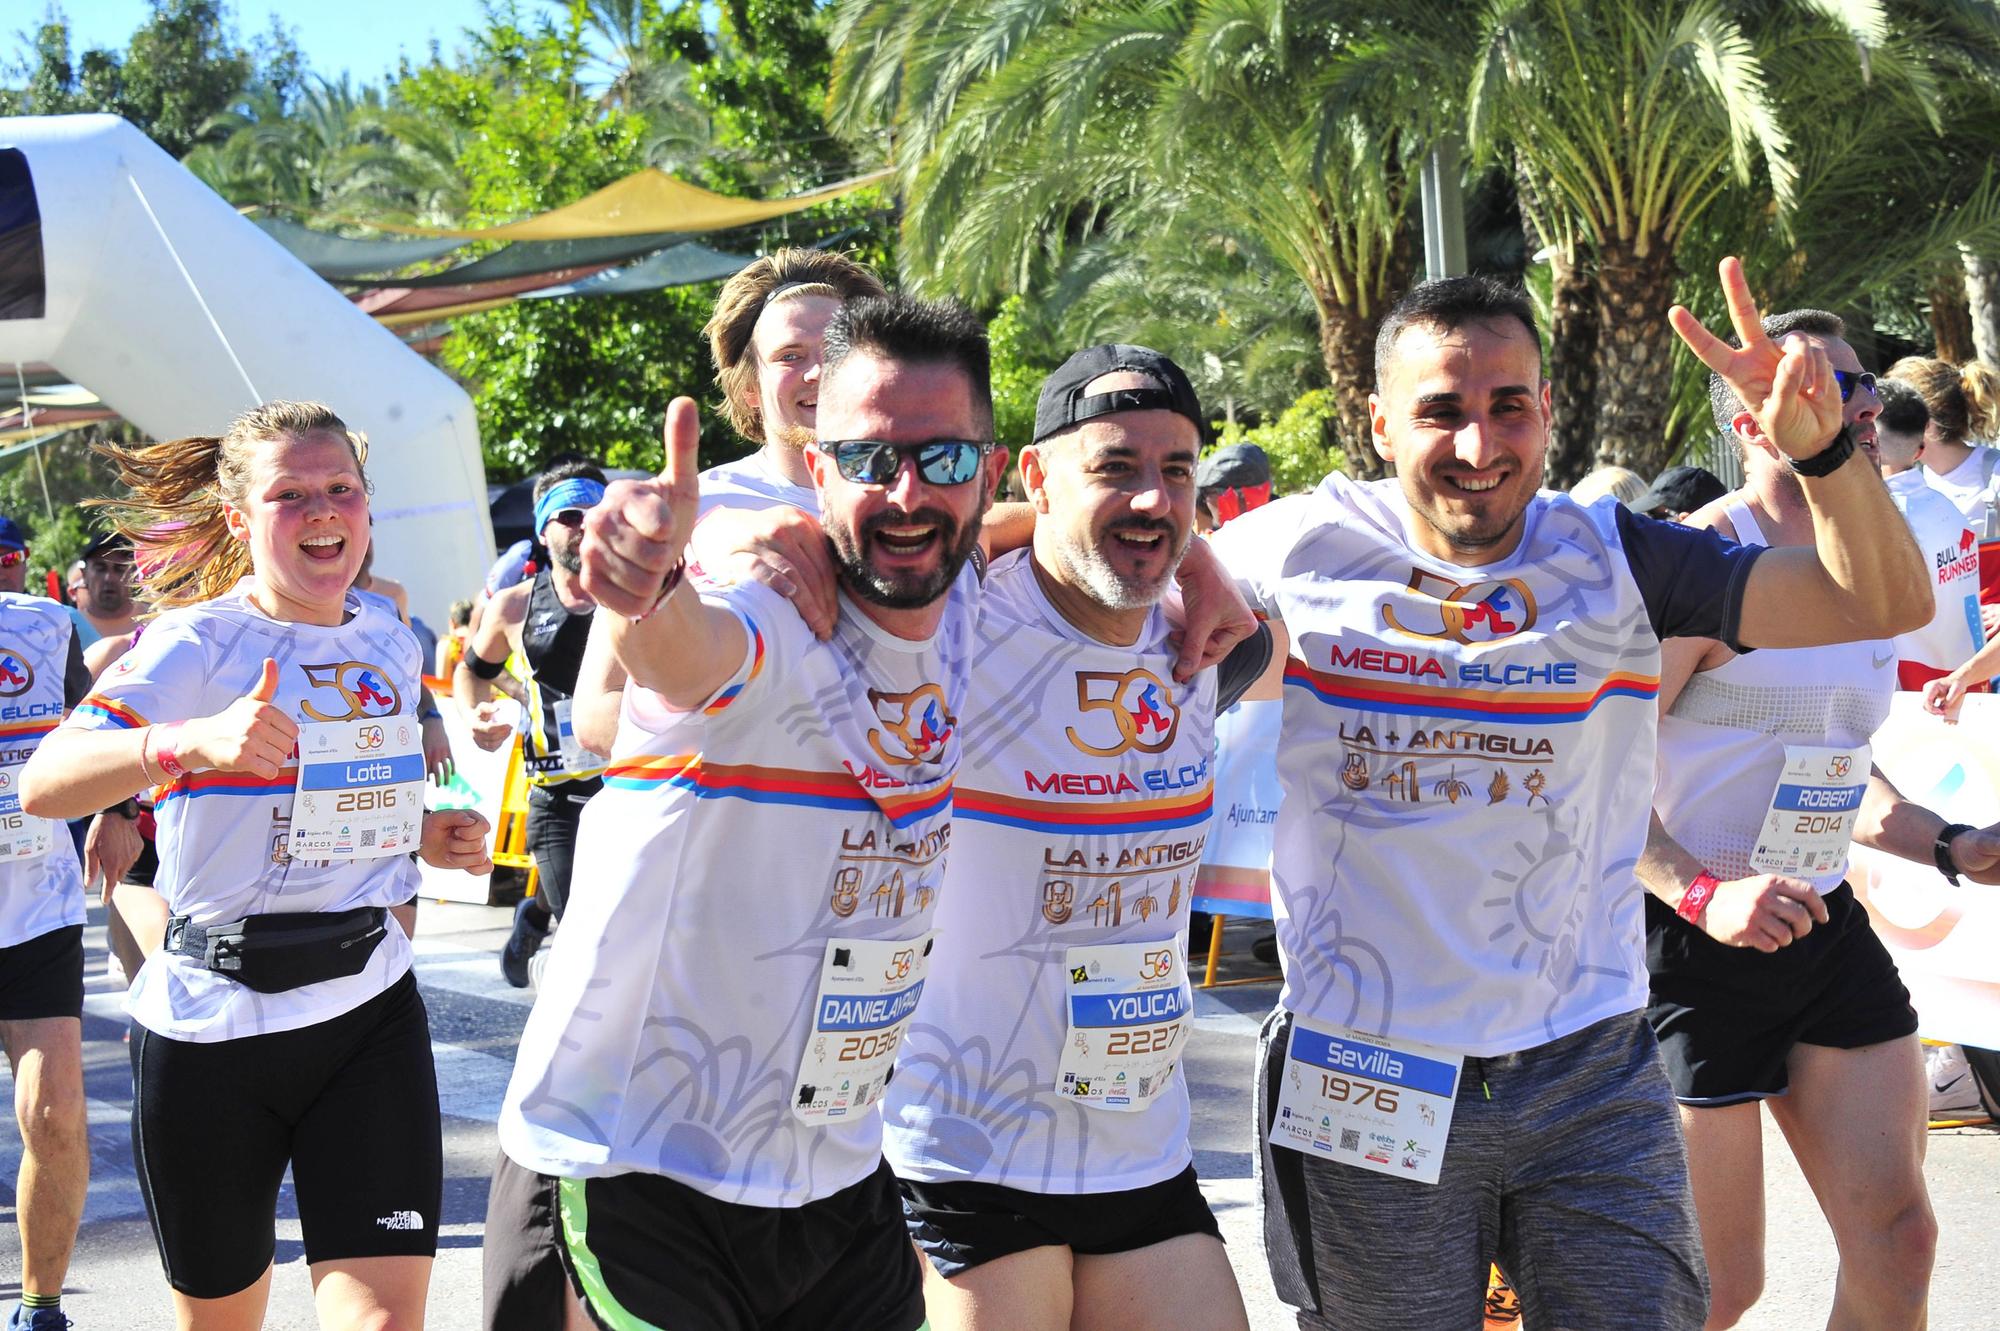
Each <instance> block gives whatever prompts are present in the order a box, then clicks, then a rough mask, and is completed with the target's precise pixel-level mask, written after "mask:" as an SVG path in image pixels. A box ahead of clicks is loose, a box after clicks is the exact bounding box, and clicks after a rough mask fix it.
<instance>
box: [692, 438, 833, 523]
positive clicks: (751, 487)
mask: <svg viewBox="0 0 2000 1331" xmlns="http://www.w3.org/2000/svg"><path fill="white" fill-rule="evenodd" d="M773 504H789V505H790V506H791V507H793V508H797V509H803V510H805V511H806V512H808V513H818V512H819V491H817V490H815V489H814V488H813V487H812V486H811V485H794V484H793V483H792V482H790V481H788V480H786V479H785V478H784V477H782V476H780V475H779V474H778V473H777V471H776V470H775V469H774V468H773V467H772V466H771V461H770V459H769V458H767V457H765V456H764V450H763V449H761V448H760V449H758V450H757V451H756V452H754V453H751V454H749V455H747V456H745V457H740V458H737V459H736V460H735V461H733V462H724V463H722V464H721V465H720V466H715V467H710V468H709V469H708V470H707V471H705V472H703V473H702V474H701V507H700V508H699V510H698V511H697V519H699V518H705V517H707V516H708V515H709V514H710V513H711V512H713V511H715V510H716V509H718V508H742V509H753V510H754V509H764V508H769V507H771V506H772V505H773Z"/></svg>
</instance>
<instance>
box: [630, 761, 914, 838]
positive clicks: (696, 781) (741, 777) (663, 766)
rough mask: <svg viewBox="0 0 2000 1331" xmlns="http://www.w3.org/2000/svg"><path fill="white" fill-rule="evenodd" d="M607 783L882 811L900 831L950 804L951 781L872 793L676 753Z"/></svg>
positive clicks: (840, 775)
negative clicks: (907, 790)
mask: <svg viewBox="0 0 2000 1331" xmlns="http://www.w3.org/2000/svg"><path fill="white" fill-rule="evenodd" d="M604 784H605V785H606V786H609V787H611V788H613V789H617V790H658V789H660V788H661V787H663V786H664V787H672V788H673V789H676V790H684V791H687V792H689V793H690V794H692V795H694V796H695V797H697V798H699V799H740V800H747V801H749V802H750V803H752V804H788V805H793V806H795V807H800V808H810V809H838V810H843V811H849V812H856V813H867V812H873V811H875V810H877V809H879V810H880V811H881V812H882V813H883V814H884V815H885V816H886V817H887V818H888V819H889V821H890V822H892V823H894V824H895V825H896V826H898V827H903V826H906V825H907V824H909V823H912V822H915V821H917V820H919V819H922V818H927V817H929V816H930V815H931V814H933V813H936V812H937V811H938V810H940V809H942V808H944V807H946V806H948V805H950V803H951V798H952V792H951V783H950V782H949V781H944V782H939V783H937V784H936V785H933V786H928V787H924V788H921V789H912V790H910V791H909V792H908V793H907V794H899V793H897V792H895V791H893V790H880V791H875V792H873V793H870V792H869V791H867V790H864V789H863V788H862V785H861V783H860V782H859V781H857V780H855V778H854V774H853V773H851V772H846V771H839V772H804V771H798V770H795V769H792V768H783V767H759V766H754V765H749V764H734V763H709V762H703V761H702V759H701V756H700V755H699V754H691V753H686V754H670V755H667V756H665V757H654V758H635V759H629V760H627V761H624V762H616V763H613V764H612V765H611V767H610V768H609V770H607V771H606V772H605V775H604Z"/></svg>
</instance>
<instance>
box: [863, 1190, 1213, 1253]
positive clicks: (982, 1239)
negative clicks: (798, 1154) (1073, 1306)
mask: <svg viewBox="0 0 2000 1331" xmlns="http://www.w3.org/2000/svg"><path fill="white" fill-rule="evenodd" d="M898 1186H900V1187H901V1188H902V1190H903V1218H904V1221H905V1222H906V1223H907V1224H908V1225H909V1229H910V1238H911V1240H912V1241H913V1242H915V1244H916V1245H917V1246H918V1247H919V1248H921V1249H923V1251H924V1255H925V1256H926V1257H928V1258H930V1261H931V1265H932V1266H934V1267H936V1268H937V1272H938V1274H939V1275H941V1276H943V1277H945V1278H946V1279H947V1280H949V1279H950V1278H951V1277H953V1276H955V1275H958V1274H959V1273H961V1272H964V1271H969V1270H971V1269H972V1268H973V1267H975V1266H978V1265H980V1264H981V1263H983V1262H990V1261H993V1260H994V1259H995V1258H998V1257H1005V1256H1008V1255H1009V1254H1011V1253H1017V1252H1026V1251H1027V1250H1028V1249H1030V1248H1047V1247H1059V1248H1068V1249H1069V1250H1070V1251H1071V1252H1075V1253H1081V1254H1083V1255H1085V1256H1092V1257H1097V1256H1103V1255H1105V1254H1107V1253H1114V1252H1133V1251H1136V1250H1137V1249H1140V1248H1150V1247H1152V1246H1153V1245H1154V1244H1155V1243H1165V1242H1166V1241H1167V1240H1168V1239H1173V1238H1179V1237H1180V1236H1181V1235H1183V1234H1212V1235H1214V1236H1215V1237H1216V1238H1217V1239H1220V1238H1221V1237H1222V1230H1221V1227H1220V1226H1218V1225H1217V1224H1216V1223H1215V1213H1214V1212H1213V1211H1210V1210H1209V1209H1208V1200H1207V1199H1206V1198H1205V1197H1203V1196H1202V1195H1201V1185H1200V1183H1199V1182H1197V1181H1196V1179H1195V1174H1194V1166H1193V1165H1189V1166H1188V1167H1187V1168H1186V1169H1184V1170H1182V1171H1181V1172H1180V1173H1178V1174H1176V1175H1174V1177H1172V1178H1170V1179H1167V1180H1166V1181H1165V1182H1162V1183H1155V1184H1152V1185H1151V1186H1149V1187H1144V1188H1130V1189H1127V1190H1125V1191H1123V1192H1079V1193H1046V1192H1024V1191H1022V1190H1021V1189H1019V1188H1008V1187H1002V1186H1001V1185H999V1184H997V1183H913V1182H911V1181H910V1180H908V1179H902V1180H899V1181H898Z"/></svg>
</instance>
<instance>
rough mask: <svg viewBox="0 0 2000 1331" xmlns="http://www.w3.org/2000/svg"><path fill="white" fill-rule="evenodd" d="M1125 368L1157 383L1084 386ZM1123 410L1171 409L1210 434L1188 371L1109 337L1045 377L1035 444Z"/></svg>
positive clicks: (1200, 431)
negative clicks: (1098, 389)
mask: <svg viewBox="0 0 2000 1331" xmlns="http://www.w3.org/2000/svg"><path fill="white" fill-rule="evenodd" d="M1120 370H1131V371H1133V372H1135V373H1138V374H1143V375H1146V376H1147V377H1148V378H1150V379H1152V380H1153V382H1154V383H1156V384H1159V385H1160V387H1158V388H1115V389H1113V390H1112V391H1111V392H1109V393H1090V394H1086V393H1085V392H1084V390H1085V389H1086V388H1088V387H1090V385H1091V383H1092V382H1093V381H1094V380H1097V379H1099V378H1102V377H1103V376H1104V375H1107V374H1116V373H1117V372H1118V371H1120ZM1120 411H1171V412H1173V413H1175V414H1176V415H1178V416H1184V417H1186V418H1187V419H1188V420H1190V421H1192V422H1193V423H1194V428H1195V430H1196V432H1197V433H1198V434H1199V435H1200V436H1201V437H1203V438H1206V437H1207V435H1208V426H1207V423H1206V422H1204V421H1203V420H1202V416H1201V403H1200V402H1199V401H1198V400H1197V399H1196V398H1195V395H1194V385H1193V384H1191V383H1189V382H1188V377H1187V371H1185V370H1183V369H1182V368H1181V367H1180V366H1178V365H1176V364H1174V363H1173V361H1172V360H1171V359H1169V358H1168V357H1166V356H1163V355H1161V354H1160V353H1159V352H1157V351H1154V350H1153V349H1152V348H1151V347H1135V346H1130V345H1128V344H1126V343H1123V342H1107V343H1104V344H1103V345H1101V346H1095V347H1085V348H1084V349H1083V350H1082V351H1079V352H1077V353H1076V354H1075V355H1074V356H1071V357H1070V358H1069V359H1068V360H1066V361H1064V362H1063V363H1062V365H1061V366H1060V367H1058V368H1057V370H1056V372H1055V373H1054V374H1051V375H1050V376H1049V377H1048V378H1047V379H1045V380H1043V381H1042V395H1041V398H1040V399H1039V400H1038V401H1037V402H1036V403H1035V438H1034V442H1035V443H1038V444H1039V443H1041V442H1042V440H1044V439H1046V438H1048V437H1049V436H1050V435H1052V434H1061V433H1062V432H1063V431H1064V430H1067V429H1069V428H1070V427H1071V426H1075V425H1081V424H1083V423H1084V422H1085V421H1088V420H1095V419H1096V418H1097V417H1099V416H1109V415H1112V414H1113V413H1115V412H1120Z"/></svg>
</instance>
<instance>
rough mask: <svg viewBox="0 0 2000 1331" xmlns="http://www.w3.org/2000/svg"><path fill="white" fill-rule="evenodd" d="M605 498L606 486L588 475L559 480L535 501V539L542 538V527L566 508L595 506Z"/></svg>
mask: <svg viewBox="0 0 2000 1331" xmlns="http://www.w3.org/2000/svg"><path fill="white" fill-rule="evenodd" d="M602 498H604V486H603V485H602V484H600V483H599V482H597V481H593V480H591V479H590V478H589V477H587V476H572V477H570V478H569V479H568V480H566V481H557V482H556V483H555V484H554V485H552V486H550V487H549V492H548V493H547V494H545V495H543V496H542V497H541V498H540V499H537V500H536V501H535V539H536V540H538V541H539V540H541V539H542V529H543V528H544V527H547V526H548V525H549V519H551V518H553V517H554V516H555V515H556V514H558V513H560V512H562V511H563V510H564V509H566V508H594V507H596V505H597V501H598V500H600V499H602Z"/></svg>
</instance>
